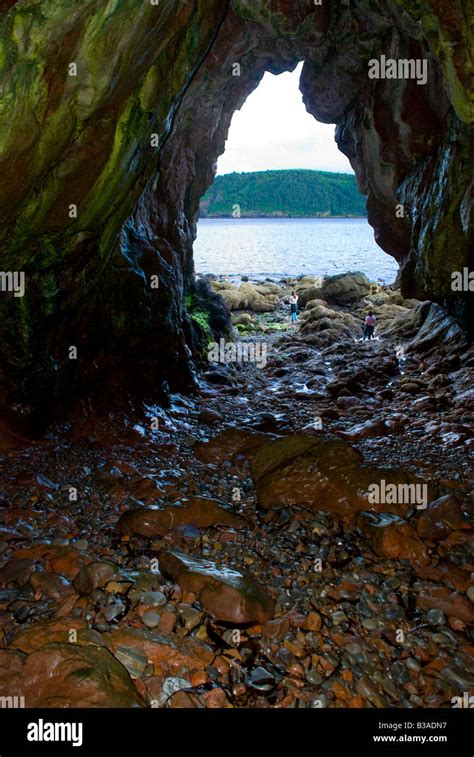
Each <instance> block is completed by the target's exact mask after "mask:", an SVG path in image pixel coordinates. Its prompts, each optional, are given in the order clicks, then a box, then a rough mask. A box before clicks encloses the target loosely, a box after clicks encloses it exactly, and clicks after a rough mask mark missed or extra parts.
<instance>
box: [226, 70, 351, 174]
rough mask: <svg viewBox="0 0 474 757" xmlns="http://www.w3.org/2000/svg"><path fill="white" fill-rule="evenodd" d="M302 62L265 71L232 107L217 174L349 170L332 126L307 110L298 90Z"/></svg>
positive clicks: (349, 166)
mask: <svg viewBox="0 0 474 757" xmlns="http://www.w3.org/2000/svg"><path fill="white" fill-rule="evenodd" d="M302 66H303V64H302V63H301V64H299V65H298V66H297V68H296V69H295V70H294V71H293V72H292V73H284V74H280V75H279V76H274V75H273V74H269V73H266V74H265V76H264V77H263V79H262V81H261V83H260V84H259V86H258V87H257V89H255V90H254V91H253V92H252V94H251V95H249V97H248V98H247V100H246V102H245V103H244V105H243V107H242V110H240V111H236V112H235V114H234V117H233V119H232V124H231V127H230V131H229V138H228V140H227V143H226V149H225V152H224V153H223V155H221V156H220V158H219V160H218V164H217V173H218V174H223V173H232V171H267V170H271V169H277V168H316V169H319V170H321V171H339V172H343V173H353V170H352V168H351V165H350V163H349V161H348V159H347V158H346V156H345V155H343V154H342V152H339V150H338V148H337V145H336V143H335V141H334V126H332V125H331V124H321V123H319V122H318V121H316V119H315V118H313V116H311V115H310V114H309V113H307V112H306V109H305V107H304V104H303V98H302V95H301V92H300V91H299V89H298V82H299V78H300V73H301V68H302Z"/></svg>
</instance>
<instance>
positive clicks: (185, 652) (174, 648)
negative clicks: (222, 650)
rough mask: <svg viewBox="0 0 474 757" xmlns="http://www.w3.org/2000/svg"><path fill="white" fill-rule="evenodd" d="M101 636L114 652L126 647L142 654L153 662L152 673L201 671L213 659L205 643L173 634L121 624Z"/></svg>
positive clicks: (122, 650)
mask: <svg viewBox="0 0 474 757" xmlns="http://www.w3.org/2000/svg"><path fill="white" fill-rule="evenodd" d="M101 637H102V639H103V641H104V643H105V645H106V646H107V647H108V648H109V649H110V651H111V652H112V653H113V654H119V655H120V653H121V652H127V651H128V650H132V651H133V652H135V653H140V654H143V655H144V656H145V657H146V659H147V660H148V662H149V663H151V664H152V665H153V667H154V674H155V675H163V676H165V675H172V676H173V675H183V674H184V673H186V672H188V671H192V670H204V668H206V667H207V666H208V665H210V664H211V662H212V660H213V658H214V653H213V651H212V650H211V649H210V648H209V647H208V646H206V645H205V644H202V643H200V642H198V641H196V640H195V639H192V638H189V637H187V638H184V637H182V636H177V635H176V634H170V635H169V636H168V635H164V634H161V633H155V632H153V631H145V630H141V629H137V628H128V627H122V628H120V629H119V630H118V631H116V632H114V633H104V634H102V636H101Z"/></svg>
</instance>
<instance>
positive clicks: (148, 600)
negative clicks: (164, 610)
mask: <svg viewBox="0 0 474 757" xmlns="http://www.w3.org/2000/svg"><path fill="white" fill-rule="evenodd" d="M167 601H168V599H167V597H166V596H165V595H164V594H163V592H161V591H145V592H143V594H142V595H141V597H140V602H141V603H142V604H144V605H150V606H152V607H162V606H163V605H165V604H166V603H167Z"/></svg>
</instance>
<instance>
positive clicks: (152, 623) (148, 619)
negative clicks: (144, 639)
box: [142, 612, 160, 628]
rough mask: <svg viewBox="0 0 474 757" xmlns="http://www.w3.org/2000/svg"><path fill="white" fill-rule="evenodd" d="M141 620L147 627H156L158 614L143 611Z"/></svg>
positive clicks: (158, 619)
mask: <svg viewBox="0 0 474 757" xmlns="http://www.w3.org/2000/svg"><path fill="white" fill-rule="evenodd" d="M142 622H143V625H145V626H146V627H147V628H157V627H158V626H159V624H160V615H159V613H157V612H144V613H143V615H142Z"/></svg>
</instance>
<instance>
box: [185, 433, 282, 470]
mask: <svg viewBox="0 0 474 757" xmlns="http://www.w3.org/2000/svg"><path fill="white" fill-rule="evenodd" d="M274 438H275V436H274V435H273V434H263V433H258V432H255V431H248V430H239V429H236V428H229V429H226V430H225V431H223V432H222V433H220V434H218V435H217V436H215V437H214V438H213V439H210V440H209V441H208V442H198V443H197V444H196V445H195V446H194V450H193V452H194V454H195V455H196V457H197V458H198V459H199V460H201V461H202V462H204V463H214V464H216V465H220V464H222V463H224V462H226V461H227V460H236V459H238V458H242V459H249V458H252V457H253V455H255V453H256V452H257V451H258V450H259V449H260V448H261V447H262V446H263V445H264V444H266V443H267V442H268V441H270V440H271V439H274Z"/></svg>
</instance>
